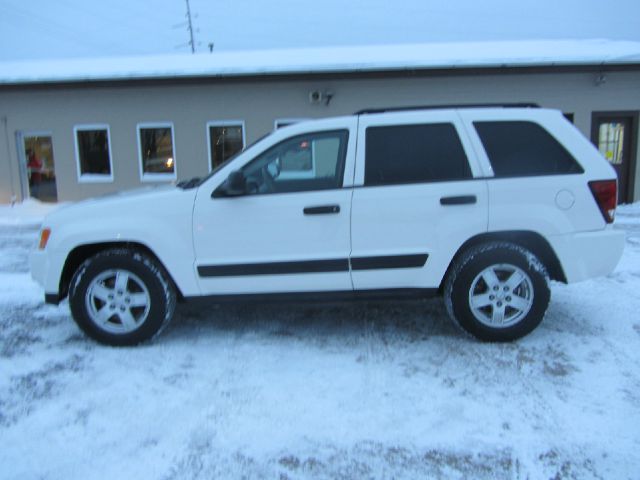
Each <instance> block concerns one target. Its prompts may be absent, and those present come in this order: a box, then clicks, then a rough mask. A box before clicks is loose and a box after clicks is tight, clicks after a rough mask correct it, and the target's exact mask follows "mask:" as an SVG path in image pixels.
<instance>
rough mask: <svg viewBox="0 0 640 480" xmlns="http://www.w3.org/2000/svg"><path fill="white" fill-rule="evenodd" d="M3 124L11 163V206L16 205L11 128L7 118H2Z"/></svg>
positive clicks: (8, 159)
mask: <svg viewBox="0 0 640 480" xmlns="http://www.w3.org/2000/svg"><path fill="white" fill-rule="evenodd" d="M2 124H3V125H4V139H5V142H7V162H9V183H10V184H11V206H13V205H14V204H15V203H16V190H15V188H14V187H13V182H14V178H13V162H12V161H11V149H10V148H9V127H8V126H7V116H6V115H3V116H2Z"/></svg>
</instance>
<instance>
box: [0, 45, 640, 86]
mask: <svg viewBox="0 0 640 480" xmlns="http://www.w3.org/2000/svg"><path fill="white" fill-rule="evenodd" d="M624 64H629V65H633V64H635V65H640V42H630V41H612V40H535V41H509V42H505V41H496V42H464V43H431V44H412V45H373V46H357V47H327V48H305V49H286V50H255V51H217V52H216V51H214V52H213V53H204V54H195V55H188V54H180V55H154V56H139V57H120V58H92V59H70V60H42V61H37V62H33V61H29V62H5V63H0V85H3V84H4V85H9V84H29V83H60V82H88V81H103V80H107V81H109V80H143V79H171V78H188V77H237V76H260V75H299V74H320V73H356V72H380V71H403V70H429V69H465V68H514V67H552V66H585V65H590V66H593V65H624Z"/></svg>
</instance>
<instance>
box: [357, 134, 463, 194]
mask: <svg viewBox="0 0 640 480" xmlns="http://www.w3.org/2000/svg"><path fill="white" fill-rule="evenodd" d="M467 178H471V170H470V169H469V162H468V161H467V156H466V155H465V153H464V149H463V148H462V143H461V142H460V138H459V137H458V132H457V131H456V129H455V127H454V126H453V125H452V124H450V123H432V124H423V125H394V126H387V127H369V128H367V130H366V159H365V173H364V183H365V185H366V186H376V185H399V184H407V183H427V182H442V181H447V180H464V179H467Z"/></svg>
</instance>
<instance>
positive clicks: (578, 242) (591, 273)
mask: <svg viewBox="0 0 640 480" xmlns="http://www.w3.org/2000/svg"><path fill="white" fill-rule="evenodd" d="M549 241H550V243H551V246H552V247H553V249H554V250H555V252H556V254H557V256H558V259H559V260H560V264H561V265H562V268H563V270H564V274H565V277H566V279H567V282H568V283H574V282H581V281H582V280H587V279H589V278H593V277H601V276H605V275H609V274H610V273H611V272H613V270H614V269H615V268H616V266H617V265H618V262H619V261H620V257H622V252H623V250H624V243H625V233H624V232H623V231H621V230H614V229H613V227H611V226H609V227H607V228H606V229H605V230H601V231H597V232H581V233H571V234H567V235H555V236H552V237H550V238H549Z"/></svg>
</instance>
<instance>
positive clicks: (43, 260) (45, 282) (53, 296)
mask: <svg viewBox="0 0 640 480" xmlns="http://www.w3.org/2000/svg"><path fill="white" fill-rule="evenodd" d="M29 268H30V270H31V278H33V279H34V280H35V281H36V282H37V283H38V284H39V285H40V286H41V287H42V288H44V291H45V294H44V301H45V303H51V304H54V305H57V304H58V303H60V294H59V292H58V279H57V278H56V279H52V278H51V277H52V275H51V261H50V257H49V255H47V252H46V251H45V250H33V251H32V252H31V254H30V255H29Z"/></svg>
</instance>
